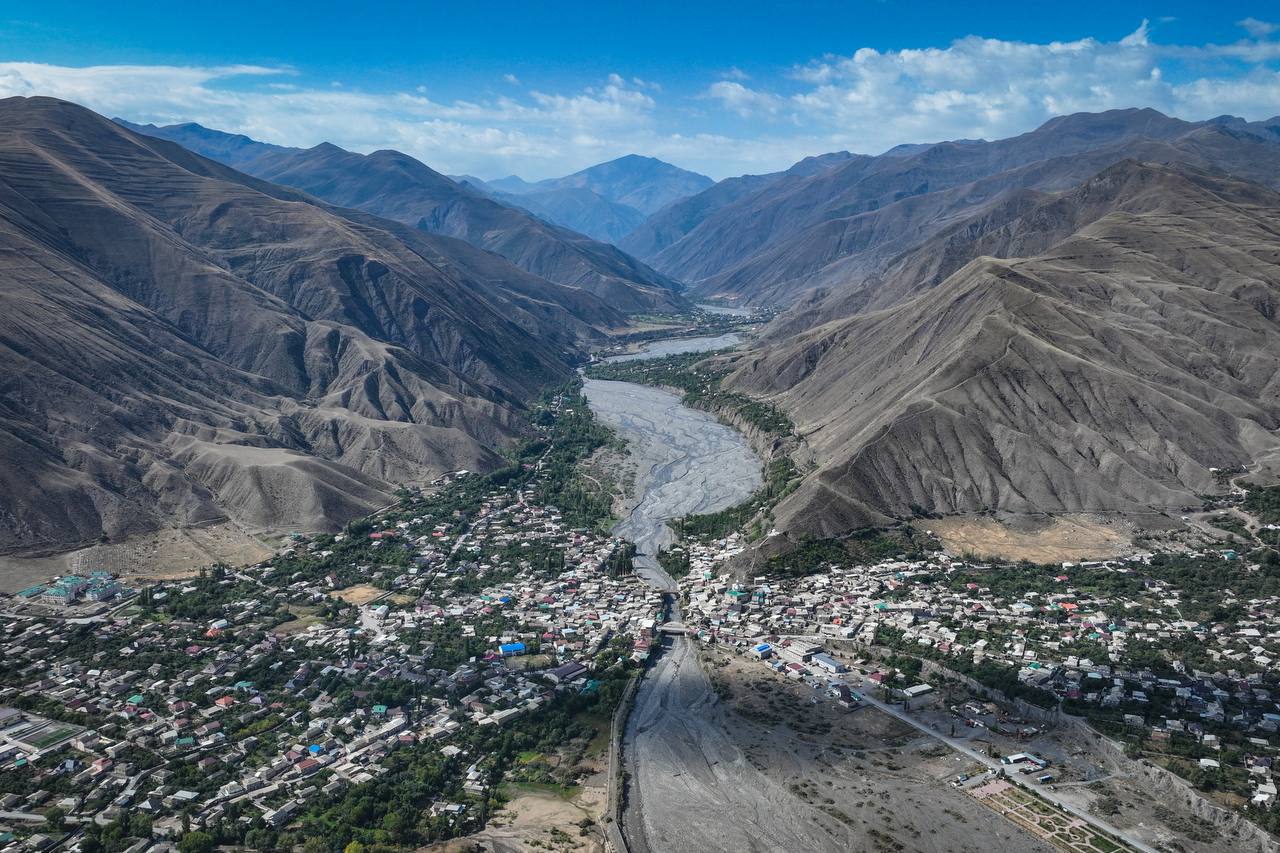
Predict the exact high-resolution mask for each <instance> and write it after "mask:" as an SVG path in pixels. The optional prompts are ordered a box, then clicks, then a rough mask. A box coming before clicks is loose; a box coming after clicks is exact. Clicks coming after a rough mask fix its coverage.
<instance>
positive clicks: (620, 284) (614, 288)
mask: <svg viewBox="0 0 1280 853" xmlns="http://www.w3.org/2000/svg"><path fill="white" fill-rule="evenodd" d="M117 121H118V122H120V123H121V124H122V125H124V126H127V127H129V128H131V129H133V130H136V131H138V132H141V133H145V134H147V135H150V136H155V137H158V138H162V139H169V140H172V141H175V142H178V143H179V144H181V145H183V146H185V147H187V148H189V149H191V150H193V151H195V152H197V153H199V154H202V155H204V156H207V157H211V158H213V159H215V160H218V161H220V162H223V163H226V164H228V165H231V166H234V167H235V168H237V169H240V170H242V171H244V172H247V173H248V174H251V175H254V176H256V177H259V178H262V179H264V180H268V181H272V182H274V183H278V184H284V185H286V186H291V187H296V188H297V189H300V190H302V191H304V192H307V193H310V194H311V195H314V196H317V197H319V198H322V199H324V200H325V201H328V202H331V203H333V204H337V205H341V206H343V207H351V208H357V209H359V210H364V211H367V212H369V213H373V214H375V215H377V216H381V217H385V218H387V219H393V220H395V221H397V222H401V223H404V224H406V225H409V226H412V227H415V228H421V229H422V230H424V231H427V232H430V233H432V234H442V235H445V236H449V237H457V238H458V239H461V240H465V241H467V242H468V243H471V244H472V245H474V246H478V247H480V248H482V249H486V250H488V251H491V252H494V253H496V254H499V255H501V256H502V257H504V258H506V259H507V260H508V261H510V262H511V263H513V264H515V265H516V266H518V267H520V268H521V269H523V270H525V271H526V272H530V273H533V274H534V275H537V276H540V277H542V278H545V279H548V280H550V281H553V282H556V283H557V284H563V285H568V286H571V287H578V288H581V289H583V290H586V291H588V292H590V293H592V294H595V295H597V296H599V297H601V298H603V299H604V300H605V301H606V302H607V303H608V304H609V305H610V306H611V307H613V308H615V309H617V310H621V311H642V310H644V311H647V310H667V309H670V308H673V307H678V306H679V305H682V304H683V303H682V301H681V299H680V297H679V296H678V295H677V294H676V293H675V291H676V290H677V289H678V285H677V284H676V282H674V281H673V280H672V279H670V278H668V277H666V276H663V275H661V274H659V273H657V272H655V271H654V270H652V269H650V268H649V267H647V266H646V265H645V264H643V263H641V262H639V261H637V260H636V259H635V258H632V257H631V256H629V255H627V254H626V253H624V252H622V251H621V250H619V249H617V248H615V247H614V246H610V245H607V244H605V243H600V242H597V241H596V240H592V239H590V238H588V237H585V236H583V235H582V234H578V233H575V232H573V231H570V230H568V229H566V228H562V227H558V226H556V225H552V224H550V223H548V222H545V221H543V220H542V219H539V218H538V217H536V216H533V215H532V214H530V213H529V212H528V211H526V210H522V209H518V208H516V207H512V206H510V205H507V204H503V203H500V202H499V201H496V200H494V199H493V198H491V197H490V196H489V195H487V194H486V193H484V192H482V191H480V190H478V189H475V188H473V187H471V186H469V185H466V184H459V183H456V182H454V181H452V180H450V179H449V178H447V177H445V176H444V175H441V174H440V173H438V172H436V171H435V170H433V169H431V168H429V167H428V166H426V165H425V164H423V163H421V162H419V161H418V160H415V159H414V158H412V157H410V156H408V155H407V154H402V153H400V152H398V151H375V152H374V153H372V154H369V155H363V154H357V153H355V152H353V151H346V150H344V149H342V148H338V147H337V146H335V145H330V144H328V143H322V144H320V145H317V146H315V147H314V148H308V149H299V148H282V147H280V146H274V145H267V144H265V143H261V142H255V141H253V140H248V139H247V137H243V136H238V135H233V134H228V133H222V132H220V131H216V130H210V129H208V128H204V127H200V126H199V125H191V124H182V125H170V126H167V127H155V126H154V125H134V124H130V123H128V122H124V121H122V120H119V119H117Z"/></svg>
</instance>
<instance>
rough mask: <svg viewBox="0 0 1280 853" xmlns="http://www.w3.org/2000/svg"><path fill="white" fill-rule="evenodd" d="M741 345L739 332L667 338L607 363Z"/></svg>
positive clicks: (712, 350)
mask: <svg viewBox="0 0 1280 853" xmlns="http://www.w3.org/2000/svg"><path fill="white" fill-rule="evenodd" d="M740 343H742V335H739V334H738V333H737V332H725V333H724V334H723V335H703V336H701V337H697V338H665V339H663V340H660V341H652V342H650V343H647V344H645V345H644V347H643V348H642V349H640V350H639V351H637V352H629V353H626V354H625V355H614V356H610V357H609V358H606V359H605V361H609V362H612V361H641V360H643V359H646V358H661V357H662V356H664V355H683V354H684V353H687V352H714V351H715V350H718V349H728V348H729V347H736V346H737V345H738V344H740Z"/></svg>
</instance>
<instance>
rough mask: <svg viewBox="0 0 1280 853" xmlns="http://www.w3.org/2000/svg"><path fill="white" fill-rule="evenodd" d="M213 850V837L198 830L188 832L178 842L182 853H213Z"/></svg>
mask: <svg viewBox="0 0 1280 853" xmlns="http://www.w3.org/2000/svg"><path fill="white" fill-rule="evenodd" d="M213 848H214V843H213V836H212V835H210V834H209V833H207V832H201V831H200V830H198V829H197V830H195V831H194V832H188V833H187V834H186V835H184V836H182V839H181V840H180V841H179V842H178V850H179V851H180V853H213Z"/></svg>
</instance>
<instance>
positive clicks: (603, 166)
mask: <svg viewBox="0 0 1280 853" xmlns="http://www.w3.org/2000/svg"><path fill="white" fill-rule="evenodd" d="M461 180H464V181H467V182H469V183H471V184H473V185H475V186H477V187H480V188H481V189H483V190H485V191H486V192H488V193H489V194H490V195H492V196H494V197H495V198H497V199H500V200H502V201H505V202H507V203H510V204H514V205H518V206H520V207H524V208H526V209H528V210H530V211H532V212H533V213H535V214H537V215H538V216H541V217H543V218H545V219H548V220H550V221H551V222H555V223H557V224H560V225H563V226H565V227H567V228H572V229H573V230H575V231H580V232H582V233H583V234H587V235H590V236H592V237H595V238H596V239H598V240H606V241H608V242H611V243H617V242H619V241H620V240H621V239H622V238H624V237H625V236H626V235H628V234H630V233H631V232H632V231H634V230H635V229H636V228H638V227H640V226H641V225H642V224H643V223H644V222H645V220H646V218H647V217H649V216H651V215H653V214H655V213H657V212H658V211H659V210H661V209H662V208H664V207H666V206H668V205H670V204H674V203H676V202H678V201H680V200H681V199H684V198H688V197H689V196H692V195H696V194H697V193H700V192H702V191H703V190H706V189H709V188H710V187H712V186H714V185H715V182H714V181H712V180H711V179H710V178H708V177H707V176H705V175H699V174H698V173H696V172H690V171H688V170H685V169H681V168H679V167H677V166H672V165H671V164H670V163H664V162H663V161H661V160H658V159H656V158H654V157H641V156H639V155H637V154H629V155H627V156H625V157H619V158H618V159H616V160H610V161H608V162H607V163H599V164H597V165H595V166H591V167H589V168H586V169H583V170H581V171H579V172H574V173H573V174H572V175H566V176H565V177H563V178H548V179H547V180H544V181H537V182H533V183H530V182H528V181H525V180H524V179H522V178H520V177H517V176H515V175H509V176H507V177H505V178H498V179H496V180H492V181H481V180H479V179H478V178H472V177H463V178H462V179H461Z"/></svg>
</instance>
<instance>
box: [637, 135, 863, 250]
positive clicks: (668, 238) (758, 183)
mask: <svg viewBox="0 0 1280 853" xmlns="http://www.w3.org/2000/svg"><path fill="white" fill-rule="evenodd" d="M853 156H854V155H853V154H850V153H849V152H848V151H837V152H833V153H831V154H821V155H818V156H817V157H806V158H805V159H803V160H801V161H800V162H798V163H796V164H795V165H794V166H792V167H791V168H790V169H787V170H786V171H785V172H773V173H771V174H767V175H743V176H741V177H738V178H726V179H725V180H723V181H720V182H719V183H717V184H715V185H714V186H711V187H708V188H707V189H705V190H703V191H702V192H700V193H698V194H697V195H692V196H689V197H688V198H683V199H679V200H677V201H673V202H671V203H670V204H668V205H667V206H665V207H663V208H662V209H661V210H659V211H657V212H656V213H654V214H653V215H652V216H650V217H649V218H648V219H646V220H645V222H644V224H643V225H641V226H640V227H638V228H636V229H635V230H634V231H632V232H631V233H630V234H628V235H627V236H626V237H625V238H624V239H623V240H622V241H621V242H619V243H618V245H619V246H620V247H621V248H623V249H624V250H626V251H628V252H630V253H631V254H633V255H635V256H636V257H638V258H648V257H652V256H654V255H656V254H657V253H658V252H660V251H662V250H663V249H665V248H666V247H667V246H670V245H671V244H672V243H674V242H676V241H677V240H679V239H680V238H682V237H684V235H686V234H688V233H689V232H690V231H692V230H693V229H694V228H696V227H697V226H698V225H699V224H701V223H702V221H703V220H704V219H706V218H707V217H708V216H710V215H711V214H713V213H715V212H716V211H718V210H720V209H721V208H722V207H725V206H726V205H728V204H731V203H732V202H735V201H737V200H738V199H740V198H745V197H746V196H748V195H751V194H752V193H754V192H756V191H757V190H759V189H761V188H763V187H765V186H768V185H769V184H771V183H773V182H774V181H777V180H779V179H781V178H783V177H787V176H791V177H808V176H810V175H815V174H817V173H818V172H822V171H825V170H827V169H830V168H832V167H834V166H836V165H838V164H840V163H843V162H845V161H847V160H849V159H851V158H852V157H853Z"/></svg>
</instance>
